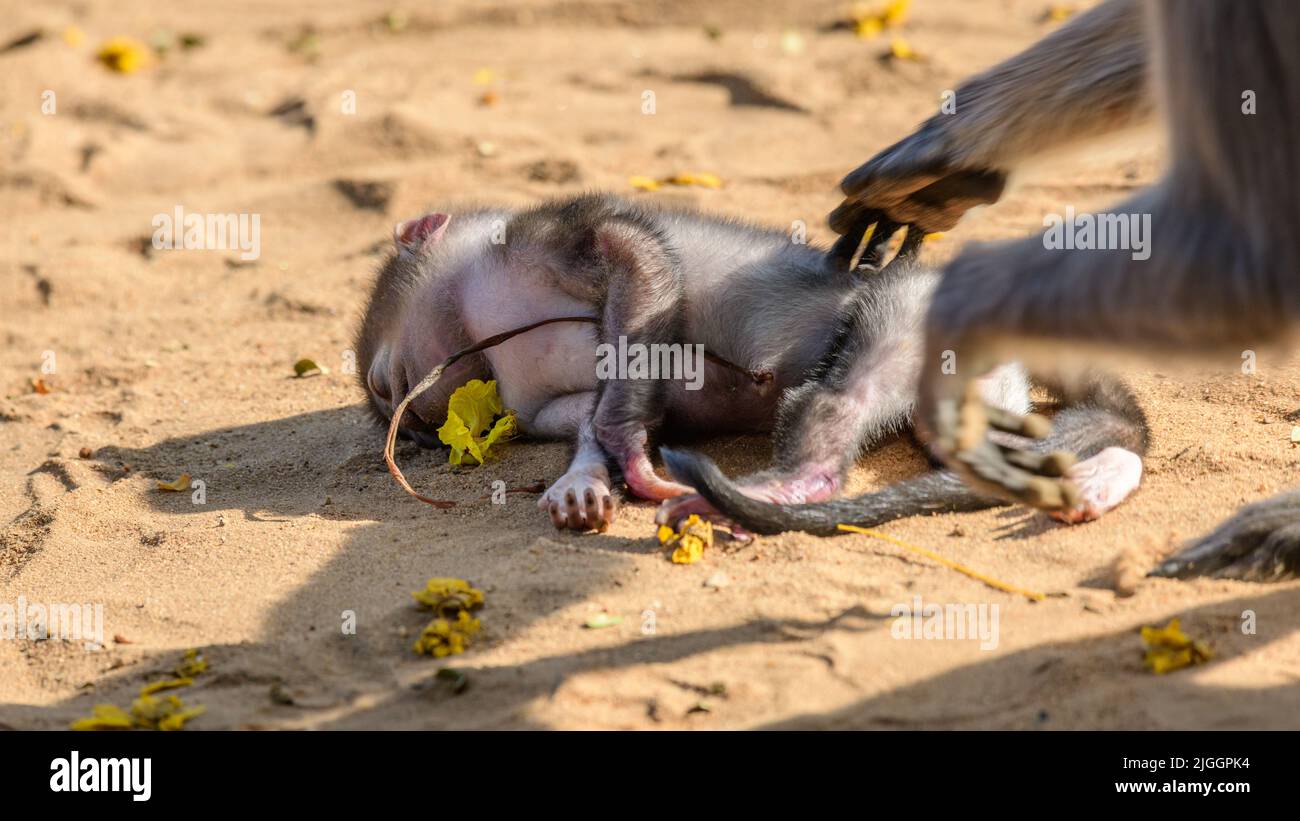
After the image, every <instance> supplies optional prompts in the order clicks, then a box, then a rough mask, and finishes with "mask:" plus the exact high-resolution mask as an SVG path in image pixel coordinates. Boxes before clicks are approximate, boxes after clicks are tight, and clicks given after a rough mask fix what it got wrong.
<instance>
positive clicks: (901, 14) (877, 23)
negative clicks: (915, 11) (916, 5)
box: [850, 0, 912, 40]
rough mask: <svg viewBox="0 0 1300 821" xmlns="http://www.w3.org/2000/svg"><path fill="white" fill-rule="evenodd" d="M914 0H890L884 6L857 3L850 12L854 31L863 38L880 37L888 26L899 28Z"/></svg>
mask: <svg viewBox="0 0 1300 821" xmlns="http://www.w3.org/2000/svg"><path fill="white" fill-rule="evenodd" d="M911 5H912V0H890V2H888V3H885V4H884V5H883V6H870V5H868V4H866V3H855V4H854V5H853V9H852V11H851V12H850V17H851V18H852V20H853V31H854V33H855V34H856V35H857V36H858V37H860V38H862V39H863V40H870V39H872V38H874V37H878V36H879V35H880V33H881V32H882V31H884V30H885V29H886V28H897V27H898V26H901V25H902V24H903V23H904V22H905V21H906V20H907V11H908V8H909V7H910V6H911Z"/></svg>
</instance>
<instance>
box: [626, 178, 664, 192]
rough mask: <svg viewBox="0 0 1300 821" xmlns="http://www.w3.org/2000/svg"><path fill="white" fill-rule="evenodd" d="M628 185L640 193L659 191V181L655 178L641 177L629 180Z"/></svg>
mask: <svg viewBox="0 0 1300 821" xmlns="http://www.w3.org/2000/svg"><path fill="white" fill-rule="evenodd" d="M627 184H628V185H630V186H632V187H633V188H635V189H637V190H638V191H658V190H659V181H658V180H656V179H654V178H653V177H643V176H640V175H637V176H632V177H628V178H627Z"/></svg>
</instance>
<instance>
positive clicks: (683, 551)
mask: <svg viewBox="0 0 1300 821" xmlns="http://www.w3.org/2000/svg"><path fill="white" fill-rule="evenodd" d="M658 535H659V544H661V545H663V546H664V547H665V548H672V549H673V554H672V560H673V563H674V564H694V563H695V562H698V561H699V560H700V559H701V558H703V556H704V550H705V548H709V547H712V546H713V524H712V523H710V522H709V521H708V520H707V519H701V518H700V517H699V516H697V515H695V514H691V515H690V516H689V517H687V519H686V521H685V522H682V524H681V526H680V527H679V528H678V529H677V530H675V531H674V530H673V529H672V528H671V527H668V526H667V525H660V526H659V533H658Z"/></svg>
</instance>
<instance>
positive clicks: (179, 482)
mask: <svg viewBox="0 0 1300 821" xmlns="http://www.w3.org/2000/svg"><path fill="white" fill-rule="evenodd" d="M158 489H159V490H169V491H171V492H173V493H180V492H181V491H185V490H189V489H190V475H189V474H188V473H182V474H181V475H180V476H179V477H178V478H177V479H176V481H174V482H159V483H158Z"/></svg>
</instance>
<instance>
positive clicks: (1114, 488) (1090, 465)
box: [1049, 447, 1142, 524]
mask: <svg viewBox="0 0 1300 821" xmlns="http://www.w3.org/2000/svg"><path fill="white" fill-rule="evenodd" d="M1066 476H1067V477H1068V478H1069V480H1070V481H1071V482H1074V484H1075V486H1076V487H1077V488H1078V489H1079V502H1078V504H1076V505H1074V506H1073V507H1070V508H1067V509H1065V510H1054V511H1052V512H1051V513H1050V514H1049V515H1050V516H1051V517H1052V518H1053V519H1057V520H1059V521H1062V522H1065V523H1066V524H1078V523H1079V522H1091V521H1092V520H1093V519H1097V518H1100V517H1101V514H1103V513H1105V512H1106V511H1108V510H1110V509H1111V508H1113V507H1115V506H1116V505H1118V504H1119V503H1120V502H1122V501H1124V500H1125V499H1126V498H1128V495H1129V494H1130V493H1132V492H1133V491H1134V490H1137V486H1138V483H1139V482H1140V481H1142V457H1140V456H1138V455H1137V454H1136V453H1133V452H1132V451H1129V450H1124V448H1119V447H1110V448H1106V449H1105V450H1103V451H1102V452H1101V453H1098V454H1097V455H1096V456H1093V457H1091V458H1088V459H1084V460H1083V461H1082V462H1080V463H1078V464H1077V465H1075V466H1074V467H1072V468H1070V469H1069V470H1068V471H1066Z"/></svg>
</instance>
